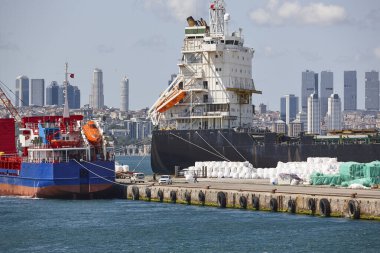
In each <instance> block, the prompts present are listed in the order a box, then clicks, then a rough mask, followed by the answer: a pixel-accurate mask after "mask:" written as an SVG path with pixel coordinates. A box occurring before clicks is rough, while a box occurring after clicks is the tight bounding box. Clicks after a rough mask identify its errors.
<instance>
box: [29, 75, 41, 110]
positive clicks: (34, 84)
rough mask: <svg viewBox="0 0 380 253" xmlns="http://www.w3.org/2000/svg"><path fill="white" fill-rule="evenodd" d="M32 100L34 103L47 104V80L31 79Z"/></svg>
mask: <svg viewBox="0 0 380 253" xmlns="http://www.w3.org/2000/svg"><path fill="white" fill-rule="evenodd" d="M30 100H31V104H32V105H38V106H44V105H45V80H44V79H31V80H30Z"/></svg>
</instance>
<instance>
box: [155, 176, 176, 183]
mask: <svg viewBox="0 0 380 253" xmlns="http://www.w3.org/2000/svg"><path fill="white" fill-rule="evenodd" d="M172 183H173V181H172V177H171V176H170V175H162V176H161V177H160V179H159V180H158V184H172Z"/></svg>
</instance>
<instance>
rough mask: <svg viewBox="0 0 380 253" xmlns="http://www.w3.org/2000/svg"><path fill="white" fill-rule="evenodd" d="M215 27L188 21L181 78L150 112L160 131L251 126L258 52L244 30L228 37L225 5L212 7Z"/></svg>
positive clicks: (175, 81) (176, 79)
mask: <svg viewBox="0 0 380 253" xmlns="http://www.w3.org/2000/svg"><path fill="white" fill-rule="evenodd" d="M209 12H210V26H208V25H207V23H206V21H204V20H203V19H202V18H201V19H200V20H198V21H196V20H194V19H193V18H192V17H189V18H187V22H188V27H186V28H185V39H184V45H183V47H182V51H181V52H182V58H181V60H180V62H179V63H178V66H179V73H178V75H177V77H176V78H175V79H174V80H173V82H172V83H171V84H170V85H169V87H168V88H167V89H166V90H165V91H164V92H163V93H162V94H161V96H160V97H159V99H158V100H157V101H156V103H155V104H154V105H153V106H152V108H151V109H150V111H149V113H150V117H151V119H152V121H153V124H154V125H157V126H159V128H161V129H164V128H166V129H168V128H170V129H178V130H189V129H226V128H234V127H243V128H247V127H251V126H252V118H253V114H254V108H253V105H252V93H259V94H261V92H260V91H257V90H256V89H255V85H254V82H253V79H252V59H253V54H254V50H253V49H252V48H249V47H245V46H244V38H243V36H242V29H239V30H238V31H236V32H232V33H229V32H228V23H229V20H230V15H229V14H228V13H226V10H225V4H224V1H223V0H216V1H213V3H212V4H211V5H210V10H209Z"/></svg>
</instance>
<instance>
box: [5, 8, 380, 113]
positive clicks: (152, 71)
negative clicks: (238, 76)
mask: <svg viewBox="0 0 380 253" xmlns="http://www.w3.org/2000/svg"><path fill="white" fill-rule="evenodd" d="M169 2H170V4H169ZM226 3H227V11H228V12H229V13H230V14H231V22H230V23H231V30H237V29H238V28H239V27H242V28H243V35H244V38H245V44H246V45H248V46H250V47H252V48H254V49H255V57H254V60H253V69H252V71H253V79H254V81H255V84H256V87H257V89H259V90H262V91H263V95H255V96H254V98H253V103H254V104H255V105H256V106H258V105H259V104H260V103H264V104H267V105H268V109H270V110H279V108H280V101H279V99H278V98H279V97H281V96H283V95H284V94H295V95H296V96H300V95H301V94H299V86H300V84H301V80H300V79H301V78H300V75H299V73H300V72H301V71H303V70H305V69H311V70H313V71H315V72H316V73H320V72H321V71H323V70H326V69H329V70H331V71H332V72H334V73H336V74H334V92H335V93H338V94H340V95H341V97H342V99H343V71H345V70H356V71H357V73H358V75H357V80H358V83H357V87H358V94H357V96H358V109H364V97H365V96H364V90H365V88H364V87H365V81H364V80H365V78H364V75H365V72H368V71H371V70H375V71H379V68H380V67H379V66H380V42H379V41H380V35H379V34H378V33H374V31H376V28H377V27H379V25H380V18H379V13H380V2H375V1H368V0H367V1H361V2H357V1H353V0H350V1H344V2H342V1H302V2H300V1H275V0H271V1H263V0H261V1H260V0H259V1H254V2H252V1H231V0H226ZM207 5H208V1H200V0H189V1H186V3H183V2H182V1H179V0H172V1H167V2H166V1H153V0H141V1H114V2H113V4H112V5H110V4H109V3H108V2H106V1H70V0H68V1H63V2H54V1H45V0H37V1H33V2H29V1H6V0H2V8H1V10H0V14H1V15H0V59H1V60H0V78H1V80H2V81H3V82H5V83H6V84H7V85H8V86H12V83H14V79H15V77H16V76H19V75H21V74H24V73H25V74H28V75H29V76H40V75H41V73H42V74H43V76H44V77H45V81H46V83H50V82H51V81H53V80H57V81H58V82H61V81H62V80H63V78H64V74H63V70H62V69H63V68H62V64H63V63H64V62H65V61H68V62H69V63H70V70H71V71H72V72H73V73H75V74H76V76H75V79H74V80H72V84H73V85H78V86H79V88H80V89H81V90H82V91H83V94H82V96H83V98H88V96H89V90H90V85H91V81H92V80H91V79H92V76H91V70H92V69H93V68H94V67H99V68H101V69H102V70H103V72H104V80H103V82H104V85H105V87H107V88H108V89H107V90H105V91H104V96H105V101H104V104H105V105H107V106H110V107H111V106H112V107H119V106H120V96H118V92H119V90H120V89H118V86H119V85H120V78H121V77H122V76H124V75H126V74H127V75H128V77H129V79H130V81H131V83H132V84H133V85H131V87H130V93H131V94H133V96H131V98H130V107H131V109H136V108H143V107H146V106H151V105H152V104H153V103H154V101H155V100H156V99H157V97H158V95H159V94H160V92H162V90H163V89H164V88H165V87H166V86H167V78H168V76H170V74H172V73H176V71H177V65H176V64H177V61H178V58H179V57H180V49H181V44H182V37H183V32H184V27H185V26H186V18H187V17H188V16H190V15H192V16H193V17H195V18H200V17H203V18H204V19H205V20H206V21H208V15H207V8H208V6H207ZM73 6H74V8H73ZM290 7H293V8H290ZM317 7H320V8H317ZM58 9H59V10H60V11H59V12H57V11H56V10H58ZM15 10H17V12H15ZM83 10H90V11H83ZM310 10H314V12H313V13H315V15H309V16H307V17H306V16H305V15H302V13H303V12H307V11H310ZM99 16H102V17H104V18H102V19H99V18H98V17H99ZM20 17H23V18H22V19H21V18H20ZM79 17H80V18H79ZM24 20H27V22H26V21H24ZM47 20H48V21H49V22H46V21H47ZM137 20H138V21H139V22H134V21H137ZM135 23H136V25H135ZM137 23H138V24H137ZM131 24H133V25H131ZM152 24H155V25H152ZM31 27H33V29H30V28H31ZM127 27H128V30H127V31H128V32H125V31H126V29H127ZM157 27H164V28H165V31H170V32H169V33H161V32H159V30H157ZM141 31H144V32H141ZM37 34H41V35H43V36H36V35H37ZM25 37H32V38H34V39H33V40H24V39H23V38H25ZM272 69H276V75H271V74H270V73H271V72H272ZM147 73H148V74H147ZM147 90H149V92H146V91H147ZM115 97H118V99H114V98H115ZM300 97H301V96H300ZM86 100H87V99H85V100H84V101H83V103H82V105H83V104H87V101H86Z"/></svg>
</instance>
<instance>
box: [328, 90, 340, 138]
mask: <svg viewBox="0 0 380 253" xmlns="http://www.w3.org/2000/svg"><path fill="white" fill-rule="evenodd" d="M327 130H329V131H331V130H342V102H341V100H340V98H339V95H338V94H331V96H330V97H329V98H328V109H327Z"/></svg>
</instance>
